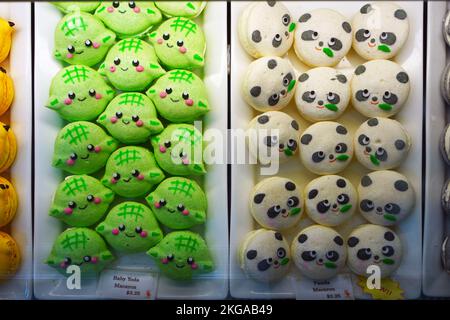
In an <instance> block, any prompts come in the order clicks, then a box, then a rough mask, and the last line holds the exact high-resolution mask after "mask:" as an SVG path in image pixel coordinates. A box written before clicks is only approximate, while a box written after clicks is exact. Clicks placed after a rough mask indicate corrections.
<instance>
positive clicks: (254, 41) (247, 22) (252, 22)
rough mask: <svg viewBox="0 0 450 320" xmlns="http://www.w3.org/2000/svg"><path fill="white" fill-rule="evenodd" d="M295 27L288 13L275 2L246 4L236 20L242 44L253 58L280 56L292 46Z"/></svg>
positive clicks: (280, 4) (281, 5)
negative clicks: (237, 20)
mask: <svg viewBox="0 0 450 320" xmlns="http://www.w3.org/2000/svg"><path fill="white" fill-rule="evenodd" d="M294 30H295V21H294V19H293V18H292V16H291V13H290V12H289V10H288V9H287V8H286V7H285V6H284V5H283V4H282V3H280V2H276V1H259V2H258V1H255V2H253V3H251V4H249V5H248V6H247V7H246V9H245V10H244V11H243V12H242V14H241V16H240V18H239V22H238V33H239V40H240V42H241V45H242V47H243V48H244V50H245V51H247V53H248V54H249V55H251V56H252V57H254V58H259V57H263V56H279V57H280V56H283V55H284V54H285V53H286V52H287V51H288V50H289V49H290V48H291V46H292V43H293V41H294Z"/></svg>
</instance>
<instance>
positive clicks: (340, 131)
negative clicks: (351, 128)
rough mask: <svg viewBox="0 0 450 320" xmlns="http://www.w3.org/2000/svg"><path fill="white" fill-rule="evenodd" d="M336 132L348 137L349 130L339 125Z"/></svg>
mask: <svg viewBox="0 0 450 320" xmlns="http://www.w3.org/2000/svg"><path fill="white" fill-rule="evenodd" d="M336 132H337V133H339V134H343V135H346V134H347V129H346V128H345V127H344V126H341V125H338V126H337V127H336Z"/></svg>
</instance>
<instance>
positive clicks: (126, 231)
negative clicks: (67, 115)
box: [95, 202, 163, 253]
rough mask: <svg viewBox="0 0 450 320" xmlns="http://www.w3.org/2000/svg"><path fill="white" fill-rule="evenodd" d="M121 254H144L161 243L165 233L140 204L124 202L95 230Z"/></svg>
mask: <svg viewBox="0 0 450 320" xmlns="http://www.w3.org/2000/svg"><path fill="white" fill-rule="evenodd" d="M95 230H96V231H97V232H98V233H100V234H101V235H102V236H103V237H104V238H105V239H106V242H107V243H108V244H109V245H110V246H111V247H113V248H114V249H115V250H117V251H120V252H127V253H135V252H144V251H147V250H148V249H150V248H151V247H153V246H154V245H155V244H157V243H158V242H160V241H161V239H162V238H163V233H162V231H161V229H160V228H159V226H158V222H157V221H156V219H155V217H154V216H153V213H152V211H151V210H150V209H149V208H147V207H146V206H145V205H143V204H141V203H138V202H123V203H121V204H119V205H117V206H115V207H114V208H112V209H111V211H110V212H109V213H108V216H107V217H106V219H105V221H103V222H102V223H100V224H99V225H98V226H97V228H96V229H95Z"/></svg>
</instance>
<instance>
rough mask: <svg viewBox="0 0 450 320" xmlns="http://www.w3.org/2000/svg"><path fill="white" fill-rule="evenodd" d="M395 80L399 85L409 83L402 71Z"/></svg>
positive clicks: (407, 77) (406, 75)
mask: <svg viewBox="0 0 450 320" xmlns="http://www.w3.org/2000/svg"><path fill="white" fill-rule="evenodd" d="M396 78H397V80H398V82H400V83H408V81H409V76H408V74H407V73H406V72H403V71H401V72H399V73H398V74H397V76H396Z"/></svg>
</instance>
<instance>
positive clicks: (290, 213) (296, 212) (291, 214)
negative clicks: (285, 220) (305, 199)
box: [289, 208, 302, 216]
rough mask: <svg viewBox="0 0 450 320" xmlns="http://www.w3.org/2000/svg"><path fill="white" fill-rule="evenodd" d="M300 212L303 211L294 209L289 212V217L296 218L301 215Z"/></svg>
mask: <svg viewBox="0 0 450 320" xmlns="http://www.w3.org/2000/svg"><path fill="white" fill-rule="evenodd" d="M300 211H302V209H301V208H293V209H292V210H291V211H290V212H289V215H290V216H296V215H298V214H299V213H300Z"/></svg>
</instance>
